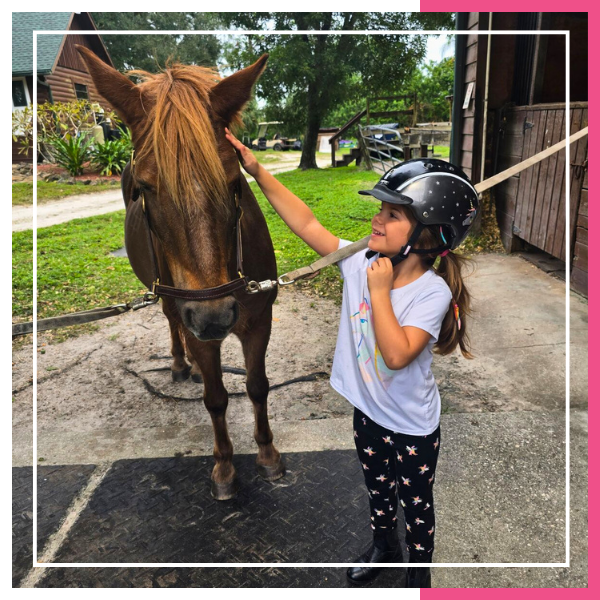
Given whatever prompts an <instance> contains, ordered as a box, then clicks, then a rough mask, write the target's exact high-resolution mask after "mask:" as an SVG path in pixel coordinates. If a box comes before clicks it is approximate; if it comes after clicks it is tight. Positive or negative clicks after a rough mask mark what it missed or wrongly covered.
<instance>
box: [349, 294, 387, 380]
mask: <svg viewBox="0 0 600 600" xmlns="http://www.w3.org/2000/svg"><path fill="white" fill-rule="evenodd" d="M371 316H372V311H371V306H370V305H369V300H368V299H367V297H366V296H363V301H362V302H361V303H360V304H359V306H358V310H357V311H356V312H354V314H352V315H351V316H350V321H351V323H352V333H353V335H354V340H355V342H356V360H357V361H358V368H359V370H360V374H361V377H362V378H363V381H364V382H365V383H372V381H373V377H372V376H371V372H370V371H369V369H368V368H367V366H368V365H369V364H372V366H373V368H374V369H375V374H376V375H377V379H378V380H379V381H380V382H381V384H382V385H383V388H384V389H386V390H387V389H388V387H389V385H390V383H391V381H392V378H393V375H394V371H392V370H391V369H388V367H387V365H386V364H385V361H384V360H383V357H382V356H381V352H380V350H379V348H378V346H377V344H376V343H375V332H374V331H373V327H372V325H371V323H372V318H371ZM371 348H374V356H373V355H372V350H371Z"/></svg>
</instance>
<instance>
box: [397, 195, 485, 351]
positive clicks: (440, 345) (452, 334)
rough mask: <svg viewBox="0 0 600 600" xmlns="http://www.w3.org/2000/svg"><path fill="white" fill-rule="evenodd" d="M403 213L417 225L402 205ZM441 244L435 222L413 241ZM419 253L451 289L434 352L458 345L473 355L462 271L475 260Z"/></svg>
mask: <svg viewBox="0 0 600 600" xmlns="http://www.w3.org/2000/svg"><path fill="white" fill-rule="evenodd" d="M397 208H400V207H397ZM402 208H404V207H402ZM404 212H405V214H406V215H407V216H408V218H409V220H410V221H411V222H412V223H413V225H416V220H415V218H414V216H413V214H412V212H411V211H410V209H408V208H404ZM443 245H444V240H443V239H442V234H441V232H440V226H439V225H435V226H429V227H425V228H424V229H423V231H422V232H421V235H420V236H419V239H418V241H417V243H416V244H415V248H436V247H439V246H443ZM418 256H419V258H421V260H422V261H423V263H424V264H425V265H426V266H427V267H430V268H432V269H433V270H434V271H435V273H437V274H438V275H439V276H440V277H441V278H442V279H443V280H444V281H445V282H446V284H447V285H448V287H449V288H450V291H451V292H452V300H451V302H450V305H449V306H448V311H447V312H446V315H445V316H444V320H443V321H442V327H441V329H440V333H439V335H438V341H437V342H436V343H435V345H434V352H436V354H442V355H445V354H450V353H451V352H453V351H454V349H455V348H456V347H457V346H460V351H461V352H462V355H463V356H464V357H465V358H473V355H472V354H471V352H470V350H471V345H470V342H469V335H468V323H469V317H470V315H471V295H470V294H469V291H468V290H467V287H466V285H465V282H464V278H465V277H466V273H465V272H466V270H467V269H468V268H470V270H471V272H472V271H473V270H474V266H475V263H474V261H473V260H472V259H470V258H467V257H466V256H464V255H462V254H457V253H456V252H452V251H450V252H448V253H447V254H446V255H445V256H439V255H438V254H437V253H436V254H420V255H418ZM436 263H437V264H436ZM455 304H456V305H457V306H458V314H459V318H460V329H459V327H458V320H457V319H456V316H455V307H454V305H455Z"/></svg>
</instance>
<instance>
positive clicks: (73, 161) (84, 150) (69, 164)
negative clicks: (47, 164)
mask: <svg viewBox="0 0 600 600" xmlns="http://www.w3.org/2000/svg"><path fill="white" fill-rule="evenodd" d="M48 141H49V144H50V147H51V153H52V157H53V158H54V160H55V161H56V164H58V165H59V166H61V167H63V168H64V169H67V171H69V173H70V174H71V175H73V176H75V175H81V174H82V173H83V163H84V162H86V161H87V160H89V157H90V145H91V143H92V140H91V139H90V138H89V137H87V136H82V135H80V136H73V135H71V134H69V133H68V134H67V135H66V136H65V137H64V138H61V137H60V136H58V135H53V136H51V137H50V138H49V139H48Z"/></svg>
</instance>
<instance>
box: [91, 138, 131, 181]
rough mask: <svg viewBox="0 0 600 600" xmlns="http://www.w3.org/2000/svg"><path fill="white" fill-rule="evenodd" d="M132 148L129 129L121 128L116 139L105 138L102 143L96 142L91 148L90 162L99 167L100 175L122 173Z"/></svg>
mask: <svg viewBox="0 0 600 600" xmlns="http://www.w3.org/2000/svg"><path fill="white" fill-rule="evenodd" d="M132 148H133V146H132V144H131V134H130V133H129V130H127V129H121V137H120V138H119V139H118V140H107V141H106V142H104V143H103V144H97V146H96V148H95V149H94V150H92V164H93V165H94V167H97V168H99V169H100V174H101V175H113V174H114V173H122V172H123V169H124V167H125V165H126V164H127V161H128V160H129V158H130V156H131V150H132Z"/></svg>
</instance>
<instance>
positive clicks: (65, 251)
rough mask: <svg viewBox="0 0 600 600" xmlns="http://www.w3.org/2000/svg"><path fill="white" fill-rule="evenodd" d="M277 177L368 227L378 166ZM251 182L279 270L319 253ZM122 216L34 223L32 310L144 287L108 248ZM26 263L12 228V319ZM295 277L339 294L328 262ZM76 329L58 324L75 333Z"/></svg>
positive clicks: (350, 222) (323, 215)
mask: <svg viewBox="0 0 600 600" xmlns="http://www.w3.org/2000/svg"><path fill="white" fill-rule="evenodd" d="M277 179H279V181H281V182H282V183H283V184H284V185H285V186H286V187H288V188H289V189H290V190H292V191H293V192H294V193H295V194H296V195H297V196H298V197H300V198H301V199H302V200H304V201H305V202H306V203H307V204H308V206H310V207H311V209H312V210H313V212H314V213H315V215H316V217H317V218H318V219H319V221H320V222H321V223H322V224H323V225H324V226H325V227H326V228H327V229H329V231H331V232H332V233H333V234H334V235H336V236H338V237H341V238H345V239H348V240H352V241H355V240H358V239H360V238H362V237H364V236H365V235H368V234H369V233H370V231H371V217H372V216H373V214H374V213H375V212H376V210H377V207H378V205H379V203H378V202H374V201H372V200H368V199H365V197H363V196H359V195H358V193H357V192H358V190H361V189H369V188H371V187H373V185H374V184H375V183H376V182H377V181H378V179H379V176H378V175H377V174H375V173H373V172H371V171H363V170H361V169H358V168H356V167H355V166H351V167H347V168H343V169H319V170H310V171H304V172H303V171H300V170H295V171H290V172H287V173H281V174H279V175H277ZM251 187H252V189H253V191H254V194H255V196H256V198H257V200H258V202H259V205H260V207H261V209H262V211H263V213H264V215H265V217H266V219H267V224H268V227H269V232H270V235H271V238H272V240H273V245H274V248H275V252H276V257H277V266H278V274H280V275H282V274H283V273H286V272H288V271H291V270H294V269H296V268H298V267H301V266H304V265H307V264H310V263H311V262H313V261H315V260H316V259H317V258H318V255H317V254H316V253H315V252H314V251H313V250H311V249H310V248H309V247H308V246H307V245H306V244H304V242H302V241H301V240H300V239H299V238H298V237H296V236H295V235H294V234H293V233H292V232H291V231H290V230H289V229H288V227H287V226H286V225H285V224H284V223H283V221H282V220H281V219H280V218H279V217H278V216H277V214H276V213H275V211H274V210H273V209H272V208H271V205H270V204H269V203H268V201H267V200H266V198H265V197H264V196H263V194H262V193H261V192H260V190H259V188H258V186H257V185H256V184H255V183H252V184H251ZM123 222H124V211H119V212H115V213H110V214H107V215H100V216H95V217H89V218H86V219H76V220H73V221H70V222H68V223H64V224H61V225H55V226H53V227H46V228H42V229H39V230H38V318H45V317H50V316H55V315H59V314H64V313H69V312H75V311H79V310H85V309H90V308H94V307H101V306H107V305H109V304H114V303H121V302H126V301H128V300H131V299H132V298H134V297H136V296H138V295H139V294H140V293H141V292H143V291H144V290H143V286H142V284H141V283H139V282H138V280H137V279H136V277H135V276H134V274H133V272H132V270H131V268H130V266H129V262H128V260H127V259H126V258H117V257H114V256H111V255H110V252H111V251H114V250H117V249H119V248H121V247H122V246H123ZM496 229H497V228H496ZM469 239H470V238H469ZM496 241H497V240H496ZM498 243H499V242H498ZM489 249H490V248H489V245H486V240H485V239H483V240H482V239H480V238H477V239H473V240H471V241H470V242H469V245H468V246H467V248H466V250H467V251H469V252H471V251H475V252H476V251H482V250H483V251H485V250H489ZM32 264H33V237H32V232H31V230H29V231H23V232H15V233H13V317H15V318H17V319H18V320H28V319H30V318H31V315H32V313H33V305H32V285H33V275H32V274H33V267H32ZM299 285H300V287H301V288H303V289H306V290H307V291H310V293H313V294H318V295H320V296H324V297H328V298H333V299H335V300H336V301H337V302H341V290H342V283H341V279H340V277H339V270H338V269H337V267H335V266H331V267H328V268H327V269H324V270H323V272H322V273H321V275H320V276H319V277H317V278H316V279H313V280H311V281H310V282H303V283H301V284H299ZM76 329H77V328H68V329H66V330H64V331H65V332H69V331H70V332H73V333H76ZM62 335H63V337H66V336H68V335H70V333H65V334H62ZM57 339H59V338H57ZM61 339H62V338H61Z"/></svg>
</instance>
